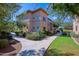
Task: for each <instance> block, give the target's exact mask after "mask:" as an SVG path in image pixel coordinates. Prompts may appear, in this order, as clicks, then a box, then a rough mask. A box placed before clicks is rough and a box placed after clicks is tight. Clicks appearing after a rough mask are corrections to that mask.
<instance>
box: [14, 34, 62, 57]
mask: <svg viewBox="0 0 79 59" xmlns="http://www.w3.org/2000/svg"><path fill="white" fill-rule="evenodd" d="M59 35H60V34H56V35H54V36H50V37H48V38H45V39H43V40H40V41H32V40H28V39H25V38H19V37H16V38H15V39H16V40H18V41H20V42H21V44H22V49H21V50H20V52H19V53H18V54H17V55H18V56H42V55H44V53H45V51H46V49H47V48H48V47H49V45H50V44H51V42H52V41H53V40H55V38H56V37H57V36H59Z"/></svg>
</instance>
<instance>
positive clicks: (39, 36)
mask: <svg viewBox="0 0 79 59" xmlns="http://www.w3.org/2000/svg"><path fill="white" fill-rule="evenodd" d="M45 36H46V35H45V34H43V33H42V32H32V33H28V34H27V35H26V37H27V38H28V39H31V40H41V39H42V38H45Z"/></svg>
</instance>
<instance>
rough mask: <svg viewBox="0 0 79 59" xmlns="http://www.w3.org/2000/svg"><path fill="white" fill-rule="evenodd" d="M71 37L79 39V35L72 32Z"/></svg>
mask: <svg viewBox="0 0 79 59" xmlns="http://www.w3.org/2000/svg"><path fill="white" fill-rule="evenodd" d="M70 35H71V36H72V37H74V38H79V34H75V32H71V33H70Z"/></svg>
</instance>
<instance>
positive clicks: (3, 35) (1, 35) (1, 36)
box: [0, 31, 9, 39]
mask: <svg viewBox="0 0 79 59" xmlns="http://www.w3.org/2000/svg"><path fill="white" fill-rule="evenodd" d="M8 34H9V33H8V32H5V31H2V32H0V39H6V38H8Z"/></svg>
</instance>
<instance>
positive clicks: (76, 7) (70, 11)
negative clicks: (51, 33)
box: [48, 3, 79, 16]
mask: <svg viewBox="0 0 79 59" xmlns="http://www.w3.org/2000/svg"><path fill="white" fill-rule="evenodd" d="M50 6H51V7H50ZM49 7H50V8H51V9H52V10H53V11H55V12H57V13H59V14H61V15H63V16H65V15H66V16H74V15H77V16H79V4H76V3H53V4H49ZM49 7H48V9H49Z"/></svg>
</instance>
